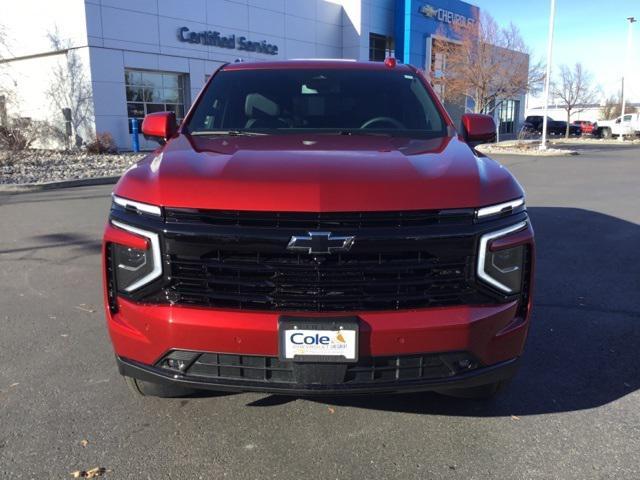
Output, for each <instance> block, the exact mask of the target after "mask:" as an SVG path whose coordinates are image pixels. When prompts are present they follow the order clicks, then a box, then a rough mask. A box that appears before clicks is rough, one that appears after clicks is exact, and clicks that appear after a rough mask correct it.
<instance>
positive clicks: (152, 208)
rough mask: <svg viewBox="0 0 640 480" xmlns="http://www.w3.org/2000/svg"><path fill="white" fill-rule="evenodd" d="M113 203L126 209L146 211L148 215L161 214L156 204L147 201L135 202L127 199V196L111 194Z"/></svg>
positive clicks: (139, 211)
mask: <svg viewBox="0 0 640 480" xmlns="http://www.w3.org/2000/svg"><path fill="white" fill-rule="evenodd" d="M113 203H115V204H116V205H120V206H121V207H123V208H124V209H126V210H129V211H132V212H136V213H148V214H149V215H158V216H160V215H162V210H161V209H160V207H158V206H156V205H150V204H148V203H142V202H136V201H134V200H129V199H128V198H122V197H118V196H116V195H113Z"/></svg>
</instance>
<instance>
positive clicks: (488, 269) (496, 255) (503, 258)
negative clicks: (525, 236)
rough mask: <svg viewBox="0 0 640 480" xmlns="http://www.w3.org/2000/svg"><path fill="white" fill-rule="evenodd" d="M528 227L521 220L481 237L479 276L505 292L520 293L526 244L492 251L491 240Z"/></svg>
mask: <svg viewBox="0 0 640 480" xmlns="http://www.w3.org/2000/svg"><path fill="white" fill-rule="evenodd" d="M526 227H527V222H520V223H517V224H515V225H512V226H510V227H507V228H503V229H502V230H497V231H495V232H491V233H487V234H485V235H483V236H482V237H481V238H480V249H479V253H478V277H480V279H481V280H483V281H484V282H486V283H488V284H489V285H491V286H493V287H495V288H497V289H498V290H500V291H502V292H505V293H510V294H512V293H518V292H520V289H521V287H522V271H523V269H524V268H523V267H524V252H525V250H524V249H525V246H524V245H518V246H515V247H507V248H503V249H500V250H496V251H494V252H492V251H491V250H490V248H489V247H490V242H492V241H493V240H495V239H497V238H500V237H504V236H506V235H509V234H511V233H515V232H518V231H520V230H523V229H524V228H526Z"/></svg>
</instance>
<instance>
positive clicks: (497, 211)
mask: <svg viewBox="0 0 640 480" xmlns="http://www.w3.org/2000/svg"><path fill="white" fill-rule="evenodd" d="M522 206H524V198H516V199H515V200H511V201H509V202H504V203H498V204H496V205H489V206H488V207H482V208H479V209H478V210H476V217H477V218H486V217H490V216H492V215H504V214H509V213H512V212H513V211H514V210H515V209H517V208H519V207H522Z"/></svg>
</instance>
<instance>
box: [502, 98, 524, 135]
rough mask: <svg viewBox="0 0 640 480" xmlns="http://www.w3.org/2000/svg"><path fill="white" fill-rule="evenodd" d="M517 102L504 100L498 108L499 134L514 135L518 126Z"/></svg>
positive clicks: (518, 106)
mask: <svg viewBox="0 0 640 480" xmlns="http://www.w3.org/2000/svg"><path fill="white" fill-rule="evenodd" d="M519 111H520V101H519V100H504V101H502V102H500V104H499V106H498V120H499V121H500V133H514V132H515V131H516V126H517V124H518V112H519Z"/></svg>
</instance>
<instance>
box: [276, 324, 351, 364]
mask: <svg viewBox="0 0 640 480" xmlns="http://www.w3.org/2000/svg"><path fill="white" fill-rule="evenodd" d="M278 337H279V341H278V343H279V345H278V352H279V357H280V360H283V361H294V362H296V363H309V362H314V363H355V362H357V361H358V340H359V320H358V318H357V317H335V318H327V317H323V318H308V317H307V318H304V317H290V316H282V317H280V319H279V321H278ZM307 342H308V343H307Z"/></svg>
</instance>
